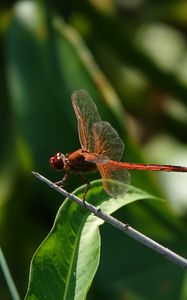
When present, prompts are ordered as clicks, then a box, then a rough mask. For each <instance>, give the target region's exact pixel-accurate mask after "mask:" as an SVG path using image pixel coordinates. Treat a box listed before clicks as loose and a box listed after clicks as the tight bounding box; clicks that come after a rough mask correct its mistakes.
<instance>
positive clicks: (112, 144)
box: [93, 121, 125, 161]
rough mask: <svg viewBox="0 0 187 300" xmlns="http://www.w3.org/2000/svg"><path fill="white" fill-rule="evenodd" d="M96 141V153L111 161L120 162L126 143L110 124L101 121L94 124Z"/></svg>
mask: <svg viewBox="0 0 187 300" xmlns="http://www.w3.org/2000/svg"><path fill="white" fill-rule="evenodd" d="M93 134H94V135H93V136H94V141H95V148H94V152H95V153H97V154H100V155H103V156H106V157H109V158H110V159H111V160H117V161H118V160H120V159H121V157H122V154H123V151H124V148H125V147H124V143H123V141H122V140H121V138H120V137H119V135H118V133H117V131H116V130H115V129H114V128H113V127H112V126H111V125H110V123H108V122H105V121H101V122H97V123H95V124H93Z"/></svg>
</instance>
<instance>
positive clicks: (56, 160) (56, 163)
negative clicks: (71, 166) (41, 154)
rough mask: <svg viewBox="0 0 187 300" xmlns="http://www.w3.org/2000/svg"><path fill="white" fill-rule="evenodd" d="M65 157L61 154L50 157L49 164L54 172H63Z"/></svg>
mask: <svg viewBox="0 0 187 300" xmlns="http://www.w3.org/2000/svg"><path fill="white" fill-rule="evenodd" d="M65 158H66V157H65V155H64V154H63V153H61V152H58V153H55V154H54V155H53V156H51V158H50V160H49V164H50V166H51V167H52V168H54V169H56V170H63V169H64V163H65Z"/></svg>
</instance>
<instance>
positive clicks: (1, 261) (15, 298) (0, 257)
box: [0, 247, 21, 300]
mask: <svg viewBox="0 0 187 300" xmlns="http://www.w3.org/2000/svg"><path fill="white" fill-rule="evenodd" d="M0 266H1V269H2V272H3V274H4V277H5V280H6V282H7V285H8V288H9V291H10V294H11V296H12V299H13V300H20V299H21V298H20V296H19V294H18V291H17V289H16V286H15V283H14V281H13V279H12V276H11V274H10V271H9V268H8V265H7V262H6V259H5V257H4V254H3V251H2V249H1V247H0Z"/></svg>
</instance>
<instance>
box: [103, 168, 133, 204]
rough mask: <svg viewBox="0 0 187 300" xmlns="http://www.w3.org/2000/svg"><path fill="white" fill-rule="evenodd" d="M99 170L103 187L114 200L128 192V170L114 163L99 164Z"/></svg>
mask: <svg viewBox="0 0 187 300" xmlns="http://www.w3.org/2000/svg"><path fill="white" fill-rule="evenodd" d="M97 168H98V170H99V172H100V174H101V177H102V183H103V187H104V189H105V191H106V193H107V194H109V195H110V196H112V197H114V198H118V197H120V196H123V195H125V194H126V193H127V191H128V186H129V184H130V174H129V172H128V171H127V170H126V169H122V168H121V167H119V166H115V165H112V163H110V162H109V163H106V164H98V165H97Z"/></svg>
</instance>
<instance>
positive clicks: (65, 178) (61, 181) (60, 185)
mask: <svg viewBox="0 0 187 300" xmlns="http://www.w3.org/2000/svg"><path fill="white" fill-rule="evenodd" d="M68 178H69V173H65V174H64V177H63V178H62V180H60V181H57V182H54V184H56V185H58V186H59V187H63V186H64V185H65V184H66V182H67V180H68Z"/></svg>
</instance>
